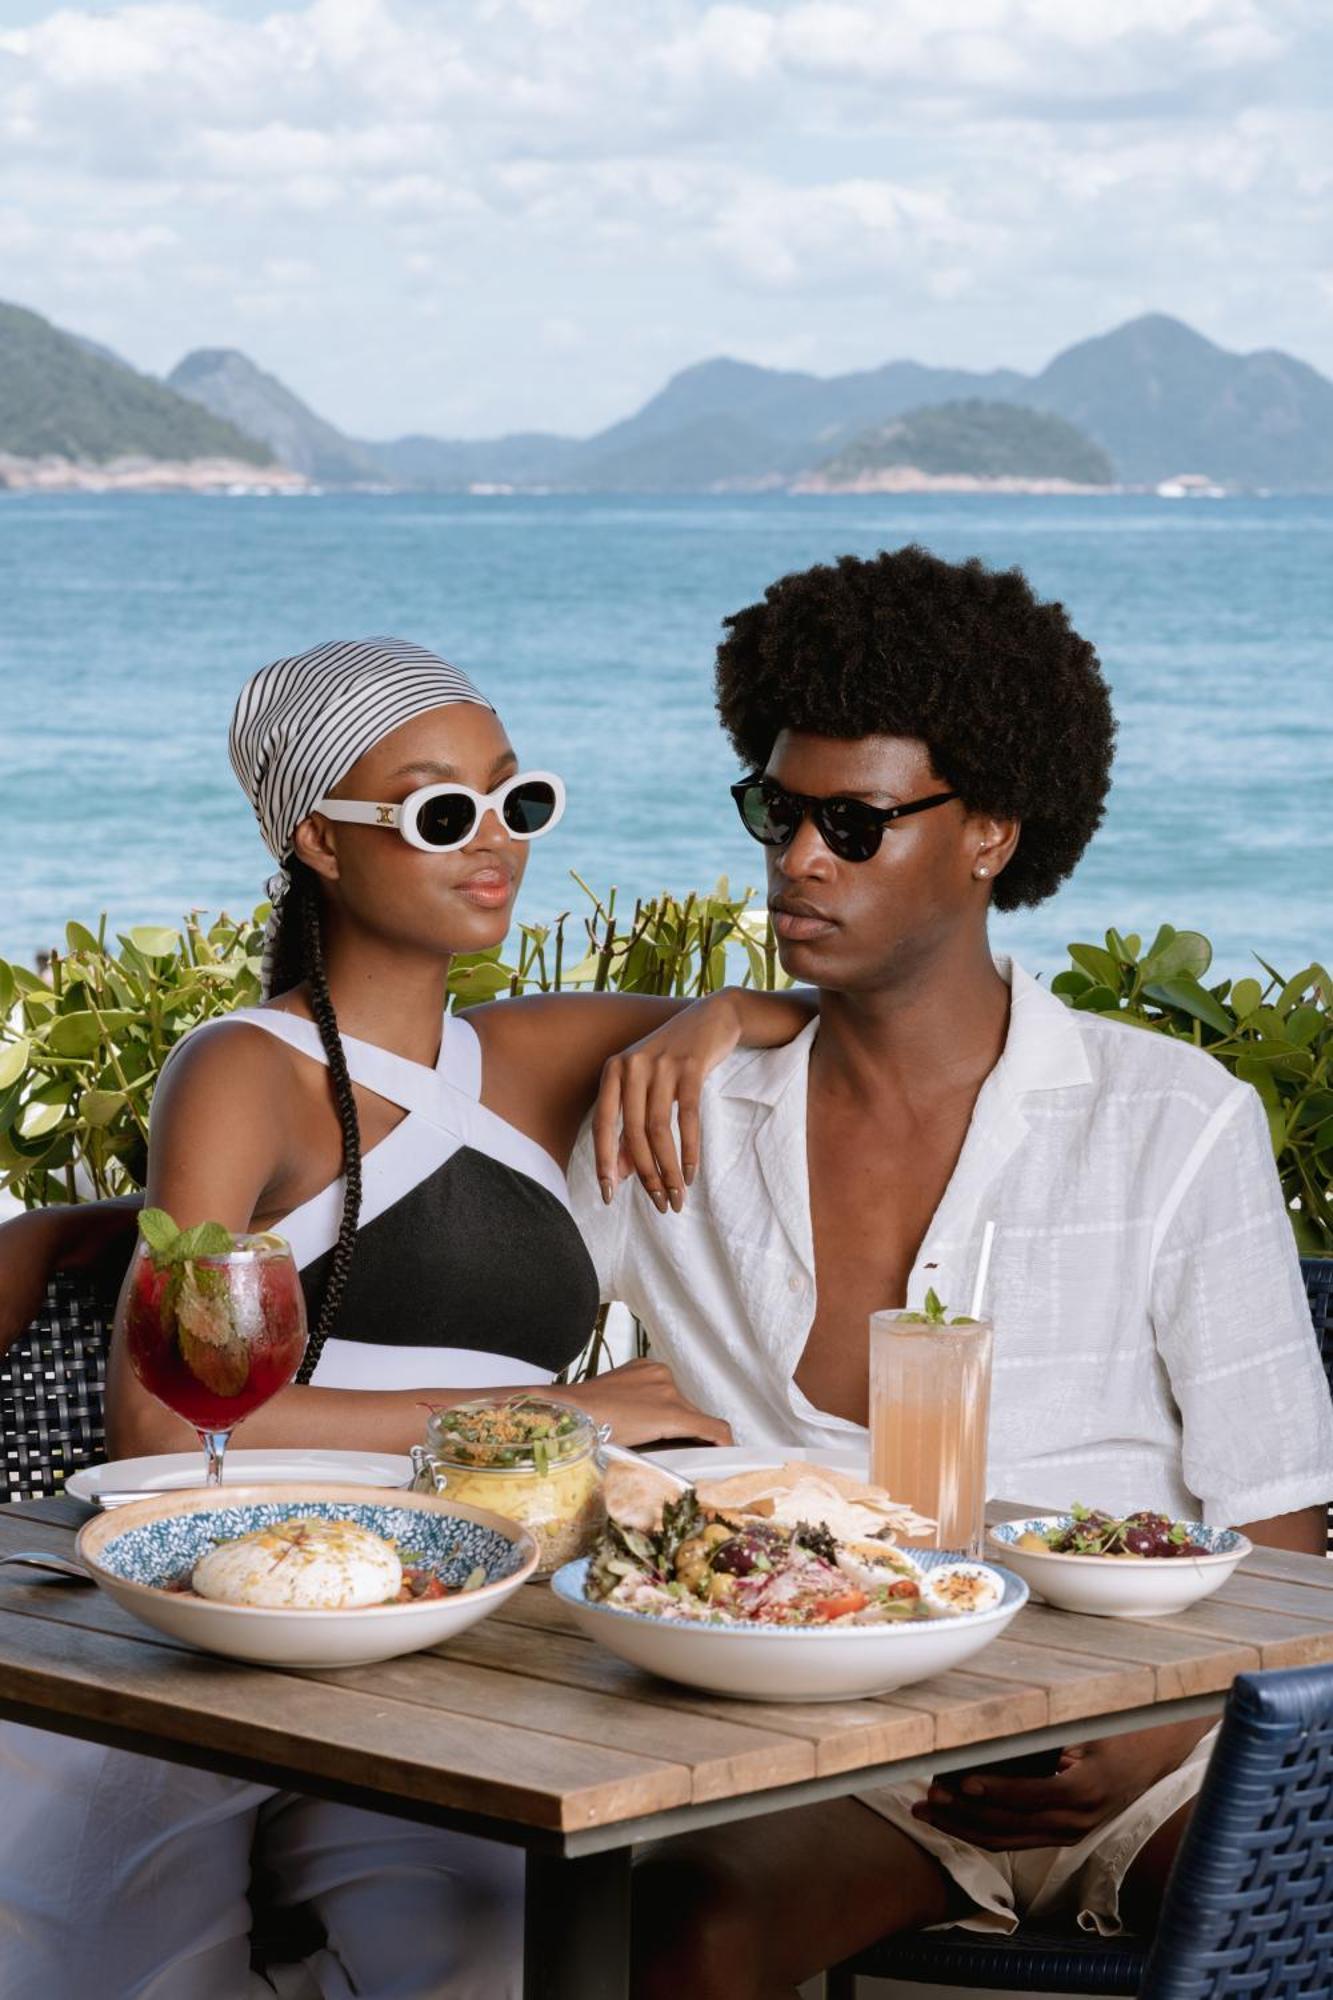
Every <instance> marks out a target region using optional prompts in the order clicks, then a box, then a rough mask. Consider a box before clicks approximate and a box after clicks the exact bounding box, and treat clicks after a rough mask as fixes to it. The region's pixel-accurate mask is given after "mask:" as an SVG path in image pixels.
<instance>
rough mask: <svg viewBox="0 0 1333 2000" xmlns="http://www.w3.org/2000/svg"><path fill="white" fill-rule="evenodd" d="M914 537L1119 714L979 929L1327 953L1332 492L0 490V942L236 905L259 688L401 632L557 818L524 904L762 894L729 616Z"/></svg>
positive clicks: (2, 945)
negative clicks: (729, 716) (324, 657)
mask: <svg viewBox="0 0 1333 2000" xmlns="http://www.w3.org/2000/svg"><path fill="white" fill-rule="evenodd" d="M913 539H915V540H919V541H922V542H924V543H926V544H927V545H928V546H929V547H930V548H932V549H934V550H936V551H937V552H938V553H940V554H941V555H944V556H946V557H951V558H960V557H963V556H967V555H973V554H976V555H980V556H981V557H982V558H983V559H984V560H986V561H987V562H990V563H996V564H1003V565H1010V564H1015V563H1017V564H1020V565H1021V566H1022V567H1023V568H1024V569H1025V570H1026V572H1027V573H1028V575H1029V576H1030V577H1031V579H1032V581H1033V583H1034V584H1035V586H1036V587H1037V588H1038V589H1039V590H1040V591H1041V592H1042V593H1044V594H1046V595H1048V596H1055V597H1059V598H1061V599H1062V600H1063V601H1064V602H1065V604H1066V605H1067V606H1068V607H1069V610H1070V613H1071V615H1072V616H1073V618H1074V620H1075V622H1076V624H1077V625H1078V626H1079V628H1080V629H1081V630H1082V631H1084V632H1085V633H1086V634H1087V635H1088V636H1089V637H1090V638H1091V639H1092V640H1093V641H1094V643H1095V644H1096V645H1097V647H1098V649H1099V651H1100V653H1101V657H1102V660H1103V663H1104V666H1105V668H1106V671H1107V674H1108V677H1109V679H1110V682H1111V686H1112V690H1113V695H1114V699H1115V705H1116V710H1117V713H1118V716H1119V719H1120V732H1121V733H1120V748H1119V756H1118V761H1117V767H1116V781H1115V787H1114V791H1113V794H1112V799H1111V804H1110V809H1109V813H1108V816H1107V820H1106V823H1105V825H1104V826H1103V828H1102V830H1101V832H1100V833H1099V835H1098V836H1097V838H1096V840H1095V841H1094V843H1093V845H1092V847H1091V848H1090V849H1089V852H1088V854H1087V855H1086V856H1085V858H1084V860H1083V863H1082V865H1081V866H1080V868H1079V870H1078V872H1077V874H1076V875H1075V876H1074V878H1073V879H1072V881H1071V882H1070V883H1069V884H1068V885H1067V886H1066V887H1065V888H1064V889H1063V890H1062V892H1061V893H1060V894H1059V896H1057V897H1056V898H1055V899H1053V900H1052V901H1051V902H1050V903H1048V904H1046V905H1044V906H1043V907H1042V908H1041V909H1039V910H1035V911H1026V912H1021V913H1018V914H1016V915H1014V916H1012V917H1008V918H1001V919H998V920H997V921H996V924H995V938H996V942H997V944H1000V945H1003V946H1004V947H1005V948H1007V949H1012V950H1015V951H1017V952H1018V953H1019V954H1020V955H1021V956H1022V957H1023V958H1024V960H1025V961H1026V962H1027V963H1028V964H1030V965H1031V966H1032V967H1033V969H1037V970H1041V969H1045V970H1052V969H1054V968H1056V967H1058V966H1059V965H1060V964H1061V963H1062V962H1063V957H1064V948H1065V945H1066V944H1067V943H1068V942H1069V941H1070V940H1071V939H1079V938H1088V937H1092V938H1097V937H1100V935H1101V933H1102V932H1103V931H1104V930H1105V929H1106V927H1107V926H1108V925H1110V924H1114V925H1116V926H1117V927H1118V928H1120V929H1121V930H1124V931H1131V930H1138V931H1142V932H1151V931H1152V930H1153V929H1155V927H1156V925H1157V924H1158V923H1159V922H1162V921H1166V922H1169V923H1172V924H1174V925H1175V926H1176V927H1177V928H1182V929H1183V928H1191V929H1197V930H1202V931H1204V932H1206V933H1207V934H1208V935H1209V936H1210V937H1211V938H1212V939H1213V941H1214V945H1215V947H1216V962H1217V964H1218V965H1219V967H1220V968H1221V970H1224V971H1227V972H1231V973H1233V974H1235V973H1239V972H1241V971H1243V970H1246V969H1249V968H1250V966H1251V963H1252V961H1251V958H1250V954H1251V952H1252V951H1254V950H1258V951H1261V952H1262V953H1263V954H1264V955H1265V956H1266V957H1268V958H1270V959H1271V960H1272V962H1273V963H1274V964H1275V965H1277V966H1280V967H1285V968H1287V969H1295V968H1296V967H1298V966H1300V965H1304V964H1306V963H1308V962H1309V960H1310V959H1311V958H1315V957H1318V958H1322V959H1323V960H1325V962H1327V961H1328V960H1330V959H1333V899H1331V893H1330V891H1331V884H1333V664H1331V653H1330V647H1331V643H1333V501H1318V500H1309V501H1304V500H1266V501H1262V500H1254V501H1240V500H1237V501H1225V502H1214V503H1208V502H1170V501H1162V500H1157V499H1151V498H1142V499H1139V498H1127V497H1116V498H1106V499H1091V498H1089V499H1047V498H1040V499H1039V498H1009V497H1006V498H990V497H987V498H981V497H973V496H967V497H959V498H955V497H952V496H937V495H932V496H929V497H917V496H910V497H900V496H892V497H885V498H879V497H870V496H864V497H863V496H858V497H855V498H832V497H822V496H808V497H800V498H796V497H789V496H772V497H770V496H763V497H754V498H748V497H747V498H744V499H733V498H716V499H688V500H648V499H643V500H619V499H617V500H609V499H600V498H593V497H588V498H567V497H550V498H519V497H513V498H503V497H500V498H490V497H486V498H482V497H476V498H471V497H469V498H453V497H439V498H416V497H409V496H397V497H390V496H365V497H362V496H355V497H353V496H346V497H339V496H326V497H321V498H311V499H302V500H277V499H272V500H265V499H241V498H237V499H222V498H214V499H210V498H198V497H186V496H181V497H177V496H171V497H166V496H163V497H147V496H133V497H132V496H127V495H116V496H105V497H91V496H87V497H85V496H79V497H69V498H65V497H56V496H44V497H27V496H23V497H20V496H10V497H3V496H0V955H4V956H8V957H11V958H19V959H24V960H28V959H31V957H32V955H33V953H34V952H35V951H36V949H37V948H38V947H39V946H42V945H45V944H48V943H51V942H55V941H59V940H60V939H61V937H62V934H63V926H64V923H65V920H66V919H67V918H69V917H78V918H79V919H81V920H82V921H84V922H93V921H95V919H96V917H97V916H98V914H99V913H100V912H102V911H107V912H109V913H110V916H111V919H112V924H113V927H124V926H126V925H128V924H130V923H133V922H137V921H145V920H151V921H164V920H165V921H170V920H174V919H177V918H178V917H179V916H180V914H181V913H182V912H183V911H184V910H186V909H188V908H190V907H191V906H201V907H204V908H207V909H218V908H221V907H225V908H228V909H231V910H233V911H236V910H241V909H246V908H249V907H250V906H251V905H252V904H253V903H254V902H255V901H257V900H258V899H259V898H260V896H261V895H262V893H263V885H264V881H265V877H266V875H267V874H268V872H269V864H268V860H267V857H266V855H265V853H264V850H263V848H262V846H261V844H260V841H259V839H258V835H257V834H256V832H255V830H254V826H253V823H252V820H251V817H250V813H249V809H248V807H247V806H246V804H245V801H244V799H243V798H242V796H241V793H240V791H239V790H238V788H237V786H236V784H235V780H234V779H233V777H232V774H231V770H230V767H229V765H228V762H227V754H226V729H227V720H228V715H229V712H230V709H231V704H232V701H233V698H234V696H235V694H236V691H237V689H238V687H239V685H240V683H241V681H242V680H243V679H244V678H245V676H246V675H247V674H248V673H250V672H251V671H252V670H253V669H254V668H255V667H257V666H260V665H262V664H263V663H264V662H266V661H267V660H270V659H274V658H277V657H279V656H281V655H283V654H287V653H292V652H296V651H299V650H301V649H302V648H304V647H306V646H308V645H311V644H313V643H315V642H316V641H318V640H321V639H324V638H329V637H334V636H352V635H355V634H363V633H368V632H383V631H390V632H397V633H399V634H401V635H403V636H406V637H410V638H414V639H417V640H419V641H421V642H422V643H425V644H427V645H430V646H433V647H435V648H436V649H437V650H439V651H441V652H443V653H444V654H445V655H446V656H448V657H450V658H452V659H454V660H456V661H457V662H458V663H459V664H460V665H462V666H464V667H465V668H466V669H467V670H468V671H469V672H470V673H471V674H472V675H473V676H474V678H475V679H477V680H478V681H479V682H480V684H481V685H482V687H483V688H484V689H485V690H486V691H487V692H488V694H489V695H490V696H491V697H492V698H493V699H494V700H495V702H496V704H497V706H498V707H499V709H500V711H501V714H502V716H503V718H504V720H505V722H506V725H507V727H508V729H509V731H510V734H511V736H512V738H513V740H514V742H515V745H516V747H517V748H518V751H519V755H520V757H521V758H523V759H524V760H525V761H529V762H531V763H534V764H540V765H543V766H545V767H547V768H553V769H556V770H558V771H560V772H561V773H562V774H563V775H564V776H565V778H566V781H567V783H568V787H569V801H570V802H569V809H568V812H567V814H566V817H565V820H564V822H563V824H562V825H561V827H560V829H559V830H558V832H557V833H556V834H554V835H553V836H552V837H551V839H550V840H549V841H546V842H542V843H537V844H535V845H534V847H533V849H532V853H531V861H530V866H529V870H528V876H527V882H526V884H525V888H524V893H523V899H522V902H521V905H520V910H521V914H522V915H524V916H526V917H528V918H530V919H532V920H540V919H544V918H546V917H549V916H552V915H554V914H555V913H557V912H558V911H560V910H562V909H570V908H573V909H577V908H578V907H579V906H580V904H581V901H582V899H581V896H580V892H579V891H578V889H577V888H576V887H575V885H574V883H573V882H572V881H571V879H570V874H569V871H570V870H571V869H577V870H578V871H579V873H581V874H583V875H584V876H585V877H586V878H587V879H588V880H589V881H590V882H592V883H593V884H594V885H596V886H597V887H599V888H605V887H607V886H609V885H610V884H611V883H616V884H618V885H619V887H620V889H621V892H622V894H628V895H630V896H632V895H634V894H636V893H639V892H644V893H649V892H652V891H654V890H656V889H659V888H663V887H671V888H674V889H679V890H686V889H690V888H701V887H706V886H710V885H711V884H712V883H713V882H715V881H716V880H717V878H718V877H719V876H721V875H726V876H728V877H729V878H730V880H731V882H732V883H733V884H734V885H735V884H761V883H762V879H763V878H762V855H761V851H760V850H759V849H758V848H757V847H755V846H754V844H753V843H752V842H750V841H749V840H748V839H747V838H746V836H745V835H744V834H743V833H742V831H741V829H740V827H739V825H738V823H737V822H736V820H735V818H734V812H733V808H732V804H731V801H730V799H729V798H728V796H727V790H726V787H727V785H728V784H729V783H730V782H731V780H732V778H733V777H734V776H735V768H734V763H733V759H732V756H731V753H730V751H729V749H728V747H727V745H726V744H725V742H724V741H723V738H722V736H721V733H720V731H719V729H718V727H717V724H716V721H715V718H714V715H713V710H712V689H711V674H712V657H713V649H714V646H715V644H716V641H717V638H718V634H719V626H720V621H721V619H722V617H723V616H724V614H725V613H727V612H728V611H731V610H734V609H736V608H738V607H739V606H741V605H743V604H746V603H748V602H750V601H751V600H752V599H753V598H754V597H756V596H757V595H758V594H759V593H760V592H761V591H762V589H763V587H764V585H765V584H766V583H768V582H769V581H771V580H772V579H773V578H774V577H776V576H778V575H780V574H782V573H783V572H784V571H787V570H790V569H793V568H799V567H803V566H804V565H806V564H808V563H811V562H814V561H819V560H827V559H829V558H831V557H833V556H835V555H837V554H839V553H841V552H844V551H852V552H855V553H861V554H868V553H871V552H873V551H874V550H876V549H879V548H883V547H892V546H896V545H898V544H900V543H902V542H905V541H908V540H913Z"/></svg>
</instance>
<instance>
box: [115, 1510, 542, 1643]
mask: <svg viewBox="0 0 1333 2000" xmlns="http://www.w3.org/2000/svg"><path fill="white" fill-rule="evenodd" d="M293 1516H300V1517H302V1518H305V1519H309V1518H314V1519H319V1520H327V1521H352V1522H355V1523H356V1524H357V1525H358V1526H359V1527H363V1528H368V1529H369V1530H370V1531H371V1532H372V1533H373V1534H376V1535H382V1536H383V1537H384V1538H385V1539H386V1540H388V1541H391V1542H394V1543H395V1544H396V1545H397V1547H398V1549H399V1551H400V1553H401V1554H402V1555H403V1558H404V1561H406V1560H407V1558H408V1556H409V1554H410V1556H411V1558H412V1560H413V1561H414V1562H416V1563H418V1564H421V1565H423V1566H425V1567H427V1568H430V1569H433V1570H435V1571H436V1573H437V1574H438V1576H439V1577H440V1579H441V1581H442V1582H443V1583H444V1584H445V1586H446V1589H447V1590H448V1591H449V1593H450V1594H449V1595H446V1596H444V1597H422V1598H419V1599H416V1600H414V1601H412V1602H409V1603H404V1604H372V1605H367V1606H365V1607H364V1608H362V1609H359V1610H350V1611H323V1610H305V1609H299V1610H293V1609H281V1610H272V1609H261V1608H259V1607H257V1606H254V1605H248V1604H222V1603H218V1602H215V1601H212V1600H209V1599H206V1598H202V1597H196V1596H194V1595H193V1594H191V1593H190V1592H188V1591H181V1590H180V1589H178V1588H172V1587H171V1586H172V1584H173V1581H174V1580H175V1579H177V1578H179V1577H181V1576H182V1575H188V1573H189V1572H190V1570H192V1569H193V1567H194V1565H195V1563H197V1562H198V1561H199V1559H200V1557H201V1556H203V1555H206V1554H207V1553H208V1551H209V1550H210V1549H212V1548H214V1547H216V1546H217V1544H218V1543H219V1542H224V1541H232V1540H235V1539H237V1538H238V1537H240V1536H241V1535H246V1534H250V1533H251V1532H253V1531H254V1530H255V1529H258V1528H272V1527H275V1526H277V1524H278V1523H279V1522H282V1521H285V1520H290V1519H291V1518H292V1517H293ZM78 1555H79V1559H80V1561H81V1562H82V1563H83V1564H84V1565H85V1567H86V1568H87V1570H88V1571H89V1573H90V1575H91V1576H92V1578H93V1581H94V1582H95V1583H97V1584H98V1585H99V1586H100V1588H101V1589H103V1590H104V1591H105V1592H106V1593H107V1595H108V1597H111V1598H113V1599H114V1600H115V1602H116V1603H117V1604H119V1605H121V1606H122V1607H123V1608H124V1609H125V1610H126V1611H129V1612H132V1613H133V1614H134V1616H135V1617H136V1618H140V1619H142V1620H143V1622H144V1624H146V1625H152V1626H154V1627H155V1628H156V1629H157V1630H158V1631H159V1632H165V1633H166V1634H167V1635H168V1636H169V1637H170V1638H173V1639H183V1640H185V1641H187V1642H188V1643H189V1644H190V1645H194V1646H200V1647H202V1648H203V1649H204V1650H205V1651H206V1652H210V1653H222V1654H225V1655H226V1656H227V1657H229V1658H231V1659H235V1660H249V1661H253V1662H254V1663H256V1664H258V1665H262V1666H275V1667H360V1666H368V1665H369V1664H370V1663H371V1662H372V1661H375V1660H391V1659H395V1658H397V1657H398V1655H400V1654H402V1653H415V1652H419V1651H420V1650H421V1649H422V1648H423V1647H425V1646H437V1645H439V1644H440V1643H441V1641H443V1640H446V1639H451V1638H453V1637H454V1636H455V1634H457V1633H459V1632H462V1631H465V1630H466V1628H467V1627H468V1626H469V1625H475V1624H476V1623H477V1621H478V1620H479V1619H481V1618H485V1617H486V1616H487V1615H488V1614H489V1613H490V1612H492V1611H495V1610H496V1609H498V1607H499V1606H500V1605H501V1604H503V1603H504V1601H505V1599H506V1598H507V1597H510V1596H512V1594H513V1593H514V1591H516V1590H517V1589H518V1587H519V1585H520V1584H521V1583H524V1582H525V1581H526V1580H527V1578H528V1577H529V1576H531V1574H532V1572H533V1570H534V1569H535V1568H536V1566H537V1544H536V1542H535V1541H534V1540H533V1538H532V1536H531V1535H530V1534H528V1533H527V1531H526V1529H523V1528H520V1527H518V1526H517V1525H516V1524H515V1523H514V1522H513V1521H510V1520H507V1519H506V1518H505V1517H504V1516H503V1515H500V1514H492V1513H489V1512H487V1510H486V1509H484V1508H481V1507H467V1506H464V1505H462V1504H461V1503H460V1502H457V1501H454V1502H451V1501H448V1500H445V1499H440V1498H437V1497H435V1496H434V1495H432V1494H421V1493H392V1494H383V1495H375V1494H372V1493H369V1492H368V1491H367V1489H366V1488H365V1487H364V1486H322V1487H312V1486H310V1485H308V1484H302V1485H299V1486H298V1485H292V1486H248V1487H247V1486H243V1485H240V1484H237V1485H236V1486H231V1485H228V1484H226V1483H225V1482H224V1484H223V1485H221V1486H212V1487H200V1488H196V1489H195V1490H194V1491H193V1492H188V1493H182V1492H173V1493H162V1494H154V1495H152V1496H151V1497H150V1498H148V1499H145V1500H135V1501H132V1502H130V1503H129V1504H128V1505H126V1506H123V1507H117V1508H115V1509H114V1510H113V1511H111V1512H108V1513H103V1514H99V1515H97V1516H95V1518H94V1519H93V1520H91V1521H89V1522H87V1523H86V1525H85V1526H84V1527H83V1528H82V1530H81V1531H80V1534H79V1539H78ZM478 1571H481V1572H484V1577H485V1581H484V1582H480V1583H477V1582H475V1580H474V1579H475V1578H476V1575H477V1572H478ZM465 1585H471V1587H470V1588H465V1587H464V1586H465Z"/></svg>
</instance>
